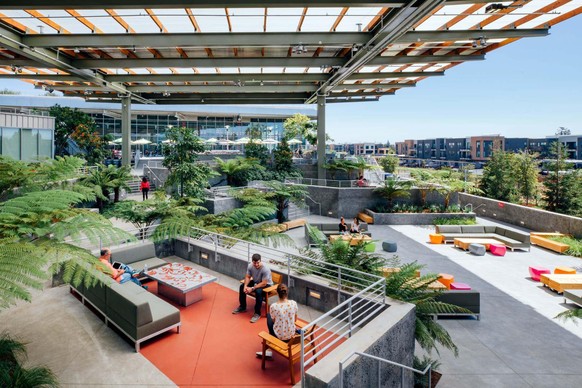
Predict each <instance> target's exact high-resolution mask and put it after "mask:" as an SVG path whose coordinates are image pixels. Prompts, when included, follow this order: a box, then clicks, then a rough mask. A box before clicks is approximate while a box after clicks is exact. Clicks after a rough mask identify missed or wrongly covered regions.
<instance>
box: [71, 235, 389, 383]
mask: <svg viewBox="0 0 582 388" xmlns="http://www.w3.org/2000/svg"><path fill="white" fill-rule="evenodd" d="M157 227H158V225H151V226H149V227H145V228H138V229H133V230H130V231H128V233H130V234H133V235H134V236H135V239H131V240H128V239H127V237H125V236H124V237H120V238H119V239H115V238H112V239H109V240H108V241H102V240H101V239H98V241H95V240H92V239H89V238H81V239H75V240H71V241H69V242H70V243H73V244H75V245H78V246H80V247H83V248H86V249H89V250H91V251H95V250H96V249H101V248H103V246H104V244H108V245H107V246H108V247H110V248H112V249H115V248H119V247H123V246H125V245H127V244H135V243H136V241H138V242H139V241H141V242H145V241H147V240H148V239H149V238H150V237H151V236H152V235H153V233H154V231H155V230H156V228H157ZM176 239H177V240H180V241H182V242H185V243H187V245H188V248H187V249H188V251H190V250H191V248H190V246H191V245H195V246H198V247H202V248H206V249H209V250H212V251H214V253H215V258H216V259H218V257H219V256H218V255H219V254H225V255H229V256H232V257H235V258H241V259H246V261H247V262H248V263H250V261H251V258H252V255H253V254H255V253H258V254H260V255H261V256H262V257H264V258H265V259H264V261H266V262H268V263H269V267H270V268H271V269H274V270H277V271H278V272H283V273H287V279H289V280H288V282H289V286H290V291H291V292H290V294H291V295H290V296H291V297H292V296H293V288H294V287H293V285H294V281H295V279H298V278H301V279H302V280H306V281H310V280H311V281H315V282H317V283H321V282H322V281H323V282H324V283H327V286H328V287H330V288H333V289H335V290H336V295H337V306H336V307H335V308H333V309H332V310H330V311H328V312H327V313H325V314H324V315H322V316H321V317H319V318H317V319H316V320H314V321H312V322H310V323H308V324H307V325H306V326H305V327H304V328H302V329H301V331H300V335H301V376H302V386H304V377H305V367H306V366H307V365H310V364H311V363H313V361H314V360H315V359H316V358H317V357H318V356H319V357H321V356H322V355H324V354H325V353H326V352H328V351H331V350H332V347H333V346H334V345H335V344H337V343H338V342H340V341H343V340H345V339H346V338H349V337H351V336H352V334H353V333H354V332H355V331H356V330H357V329H358V328H360V327H362V326H363V325H365V324H366V323H367V322H368V321H369V320H371V319H373V318H374V317H375V316H376V314H378V313H380V312H381V311H382V310H383V309H384V308H385V307H386V304H385V293H386V279H385V278H384V277H382V276H378V275H374V274H370V273H366V272H362V271H359V270H356V269H352V268H348V267H343V266H340V265H337V264H332V263H328V262H324V261H321V260H317V259H313V258H310V257H307V256H304V255H301V254H299V253H298V252H297V250H296V249H293V250H291V249H290V250H287V251H285V250H282V249H278V247H277V246H274V245H262V244H257V243H252V242H249V241H245V240H240V239H238V238H235V237H231V236H228V235H224V234H220V233H215V232H211V231H208V230H205V229H200V228H190V229H189V232H188V233H187V235H182V236H181V237H178V238H176ZM312 327H314V329H313V334H314V337H313V339H308V338H306V336H305V332H306V331H307V330H309V329H311V328H312ZM318 334H319V336H318ZM308 337H310V336H308ZM306 340H308V341H307V342H306ZM306 348H307V349H308V353H310V354H311V356H310V357H308V358H306V354H305V350H306Z"/></svg>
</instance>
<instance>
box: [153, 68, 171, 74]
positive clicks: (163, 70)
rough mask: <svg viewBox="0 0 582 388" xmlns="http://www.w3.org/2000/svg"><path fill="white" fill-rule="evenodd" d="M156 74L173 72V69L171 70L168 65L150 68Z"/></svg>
mask: <svg viewBox="0 0 582 388" xmlns="http://www.w3.org/2000/svg"><path fill="white" fill-rule="evenodd" d="M150 69H151V70H152V71H153V72H154V74H172V73H173V72H172V70H170V69H169V68H167V67H154V68H150Z"/></svg>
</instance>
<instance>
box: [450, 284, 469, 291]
mask: <svg viewBox="0 0 582 388" xmlns="http://www.w3.org/2000/svg"><path fill="white" fill-rule="evenodd" d="M470 289H471V286H469V285H468V284H465V283H451V290H464V291H469V290H470Z"/></svg>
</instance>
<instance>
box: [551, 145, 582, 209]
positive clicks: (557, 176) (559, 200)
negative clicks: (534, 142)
mask: <svg viewBox="0 0 582 388" xmlns="http://www.w3.org/2000/svg"><path fill="white" fill-rule="evenodd" d="M550 157H551V158H552V159H553V161H552V162H550V163H549V166H548V170H549V174H548V176H547V178H546V180H545V181H544V186H545V195H544V199H545V201H546V209H547V210H550V211H554V212H558V213H563V214H569V215H580V214H582V196H581V195H580V193H581V192H582V178H581V177H580V174H579V173H578V171H576V170H572V169H571V167H572V166H571V165H569V164H568V163H566V159H567V157H568V153H567V151H566V150H565V149H564V147H563V146H562V144H561V143H560V142H559V141H557V142H554V143H552V145H551V146H550Z"/></svg>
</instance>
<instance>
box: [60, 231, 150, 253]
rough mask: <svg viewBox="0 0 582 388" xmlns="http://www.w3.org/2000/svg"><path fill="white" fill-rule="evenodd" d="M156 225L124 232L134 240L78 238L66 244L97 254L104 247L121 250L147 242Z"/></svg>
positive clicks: (115, 237) (123, 237)
mask: <svg viewBox="0 0 582 388" xmlns="http://www.w3.org/2000/svg"><path fill="white" fill-rule="evenodd" d="M157 227H158V225H150V226H146V227H144V228H135V229H130V230H127V231H125V232H127V233H129V234H131V235H133V237H134V238H130V239H128V238H127V235H123V236H115V235H114V236H111V237H108V238H105V239H104V238H101V237H98V238H90V237H80V238H74V239H68V240H67V243H69V244H73V245H76V246H78V247H81V248H84V249H87V250H89V251H91V252H97V251H98V250H101V249H102V248H104V247H108V248H111V249H113V250H114V249H116V248H121V247H124V246H127V245H130V244H136V243H146V242H147V240H148V239H149V238H150V237H151V236H152V235H153V234H154V231H155V230H156V228H157Z"/></svg>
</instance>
